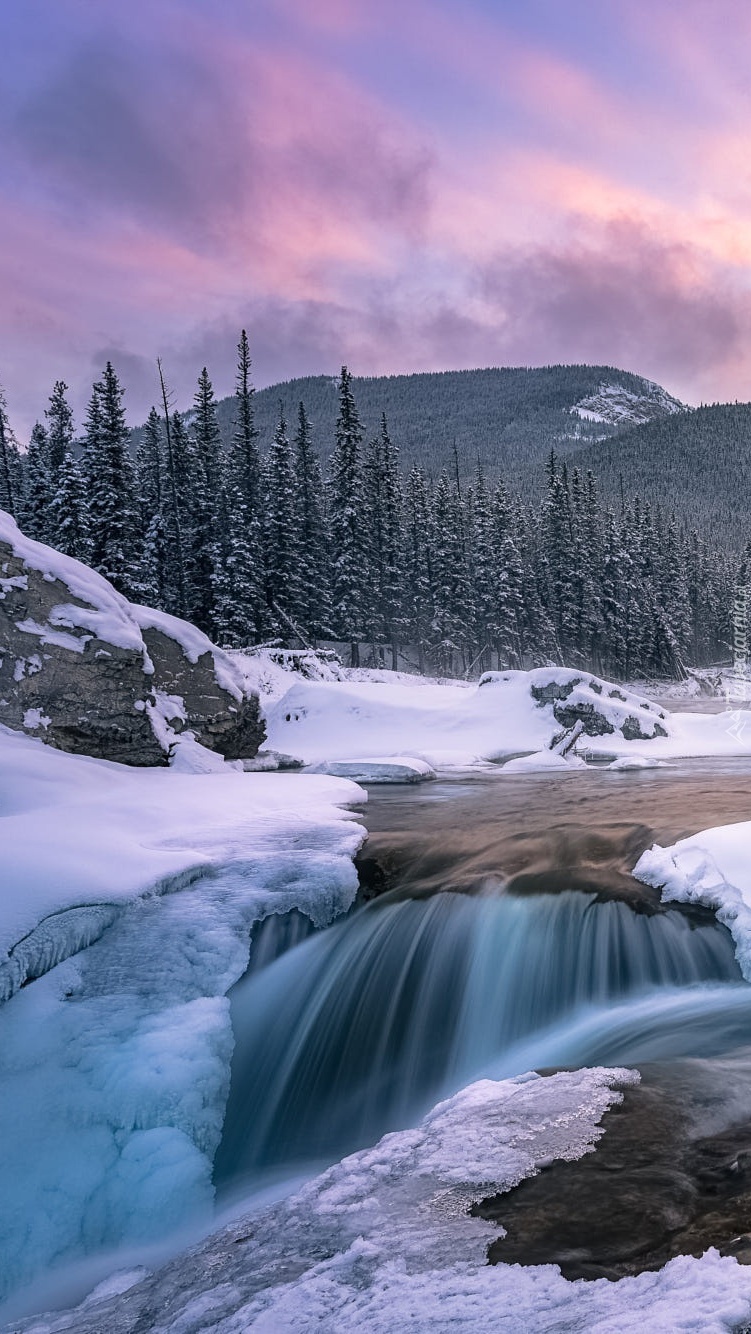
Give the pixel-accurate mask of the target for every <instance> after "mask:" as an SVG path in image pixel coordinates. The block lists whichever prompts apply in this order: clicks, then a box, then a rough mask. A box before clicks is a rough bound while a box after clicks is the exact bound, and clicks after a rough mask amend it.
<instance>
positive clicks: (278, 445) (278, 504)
mask: <svg viewBox="0 0 751 1334" xmlns="http://www.w3.org/2000/svg"><path fill="white" fill-rule="evenodd" d="M264 519H265V524H264V546H265V553H266V599H267V603H268V606H269V609H270V613H271V619H272V624H273V628H274V633H275V634H276V635H277V636H278V637H279V638H281V639H283V640H286V641H288V640H289V639H290V636H293V637H294V635H295V629H293V627H297V626H298V617H299V614H300V604H301V589H300V534H299V517H298V494H297V483H296V478H295V468H294V462H293V457H292V446H291V445H290V440H289V435H288V432H287V422H286V418H285V415H284V405H283V404H282V403H280V404H279V425H278V426H277V429H276V432H275V434H274V439H273V441H272V444H271V448H270V449H269V452H268V457H267V459H266V501H265V505H264Z"/></svg>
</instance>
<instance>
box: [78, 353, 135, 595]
mask: <svg viewBox="0 0 751 1334" xmlns="http://www.w3.org/2000/svg"><path fill="white" fill-rule="evenodd" d="M122 399H123V390H122V388H121V386H120V382H119V380H118V378H117V375H116V374H115V371H114V370H113V367H112V363H111V362H109V361H108V362H107V365H106V366H105V369H104V373H103V375H102V378H101V380H99V381H98V382H97V383H96V384H95V385H94V389H93V393H92V396H91V400H90V403H89V412H88V416H87V420H86V444H85V447H86V472H87V484H88V488H89V510H90V516H91V518H90V523H91V547H92V562H93V564H94V568H95V569H97V570H99V572H100V573H101V574H103V575H104V576H105V578H107V579H109V580H110V581H111V582H112V583H113V584H114V585H115V587H116V588H117V589H119V591H120V592H121V593H124V594H125V595H126V597H134V598H137V597H138V596H139V593H140V584H139V566H140V550H139V534H138V521H137V516H136V506H135V484H134V476H133V469H132V466H131V462H130V454H129V449H128V446H129V432H128V427H127V425H126V422H125V411H124V409H123V404H122Z"/></svg>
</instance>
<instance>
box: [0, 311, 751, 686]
mask: <svg viewBox="0 0 751 1334" xmlns="http://www.w3.org/2000/svg"><path fill="white" fill-rule="evenodd" d="M159 375H160V390H161V399H160V411H157V409H156V407H155V408H152V410H151V412H150V414H149V417H148V421H147V423H146V426H145V429H144V430H143V431H142V432H141V433H140V437H139V443H138V447H137V450H136V452H135V456H133V454H132V452H131V448H130V432H129V429H128V425H127V422H126V418H125V412H124V408H123V390H122V387H121V385H120V382H119V380H118V377H117V374H116V372H115V370H114V369H113V367H112V365H111V363H109V362H108V363H107V365H106V367H105V369H104V371H103V373H102V375H101V378H100V379H99V380H97V382H96V383H95V384H94V386H93V390H92V394H91V398H90V401H89V405H88V410H87V414H86V420H85V423H84V428H83V434H82V438H81V439H80V440H77V439H76V438H75V436H74V425H73V417H72V413H71V409H70V406H69V404H68V401H67V397H66V393H67V387H66V385H65V384H63V383H62V382H58V383H57V384H56V385H55V386H54V389H53V392H52V395H51V397H50V400H49V405H48V407H47V410H46V412H45V422H44V423H41V422H40V423H37V424H36V425H35V427H34V428H33V430H32V432H31V437H30V440H29V444H28V448H27V449H26V450H25V451H21V450H20V449H19V447H18V445H17V443H16V441H15V439H14V437H13V435H12V432H11V430H10V426H9V423H8V414H7V410H6V407H5V401H4V400H3V399H2V398H0V508H4V509H7V510H9V511H10V512H11V513H12V514H14V515H15V517H16V518H17V520H18V522H19V525H20V527H21V528H22V530H23V531H24V532H25V533H26V534H27V535H28V536H30V537H33V538H36V539H38V540H40V541H43V542H47V543H49V544H50V545H52V546H54V547H56V548H57V549H58V550H60V551H63V552H65V553H67V554H68V555H71V556H75V557H77V558H78V559H79V560H83V561H85V562H86V563H88V564H90V565H92V566H93V567H94V568H95V569H97V570H99V571H100V572H101V573H102V574H103V575H105V576H106V577H107V578H108V579H110V580H111V581H112V583H113V584H114V585H115V587H116V588H118V589H119V590H120V591H121V592H122V593H124V594H125V595H126V596H127V597H129V598H131V599H133V600H135V601H139V602H144V603H147V604H148V605H151V606H155V607H159V608H161V609H163V610H165V611H167V612H170V613H172V614H174V615H177V616H181V617H185V618H187V619H188V620H191V621H193V622H194V623H195V624H196V625H198V626H200V628H201V629H203V630H205V631H206V632H207V633H208V634H209V635H210V636H211V637H212V638H213V639H214V640H215V641H217V642H218V643H220V644H224V645H227V646H230V647H232V646H236V647H241V646H246V645H253V644H258V643H263V642H268V641H271V640H275V641H277V642H282V643H285V644H291V645H297V644H303V645H313V644H317V643H320V641H322V640H334V641H338V642H342V641H343V642H346V643H348V644H350V645H351V656H352V661H353V663H355V664H357V663H358V662H359V655H360V652H361V649H362V646H363V645H366V646H367V645H370V646H372V647H371V652H370V655H369V656H370V657H371V658H372V660H373V661H374V662H378V661H383V662H386V663H387V664H388V665H390V666H392V667H399V666H401V665H402V661H403V659H402V653H403V651H404V650H405V649H409V651H410V653H412V654H414V657H415V660H416V662H417V663H418V665H419V668H420V670H423V671H428V670H430V671H435V672H439V673H441V674H445V675H452V674H454V675H455V674H470V673H475V672H478V671H480V670H482V669H484V668H488V667H497V666H501V667H503V666H508V667H519V666H531V665H537V664H540V663H545V662H548V661H554V662H557V663H564V664H566V665H569V666H582V667H586V668H588V669H590V670H594V671H599V672H601V673H603V674H604V675H607V676H615V677H626V678H628V677H636V676H641V675H646V676H652V675H676V674H678V675H680V674H681V672H682V669H683V666H684V665H685V664H687V663H690V664H693V665H704V664H707V663H709V662H712V661H716V660H717V659H718V658H720V657H723V656H727V653H728V644H729V640H730V609H731V604H732V596H733V587H734V583H735V580H736V578H737V570H736V562H735V561H734V559H733V558H732V556H730V555H728V554H727V553H726V552H723V551H722V550H716V549H712V548H711V547H710V546H708V544H707V543H706V542H705V541H704V539H703V538H702V537H700V536H699V535H698V533H696V532H692V531H688V530H687V529H686V528H685V527H684V526H682V525H681V523H680V522H679V521H678V519H676V518H675V517H674V516H673V515H668V514H666V513H664V512H663V511H661V510H660V509H659V508H653V507H652V506H651V505H650V503H649V501H644V500H642V499H640V498H639V497H638V496H635V497H632V498H628V499H626V498H623V499H622V500H621V503H620V505H619V506H616V507H612V506H608V505H605V504H604V503H603V502H602V501H601V499H600V497H599V495H598V488H597V483H596V480H595V477H594V475H593V473H592V472H591V471H590V472H587V473H586V474H582V473H581V472H579V471H578V470H577V469H573V470H570V469H569V467H568V466H567V464H566V461H565V460H563V461H561V460H559V459H558V458H556V455H555V453H554V452H552V451H551V453H550V457H549V459H548V462H547V466H546V479H545V481H546V484H545V488H544V492H543V494H542V498H541V499H539V500H535V501H532V502H530V501H529V500H526V499H524V498H521V497H519V496H517V495H514V494H513V493H512V492H511V491H510V490H509V488H508V487H507V486H506V485H505V483H504V482H503V480H501V481H494V482H492V483H490V482H489V481H488V480H487V479H486V477H485V475H484V473H483V469H482V467H481V466H480V464H479V463H478V465H477V468H476V470H475V474H474V476H473V478H472V480H471V483H469V484H467V483H464V482H463V481H462V478H461V476H460V470H459V467H458V465H457V466H456V468H455V469H452V470H449V469H443V470H442V471H441V472H440V473H439V475H438V476H437V477H436V478H430V477H429V476H428V475H427V473H426V471H425V470H424V469H423V468H422V467H418V466H415V467H413V468H412V469H411V470H410V471H409V472H408V473H407V474H406V475H405V474H404V473H403V472H402V470H401V469H400V466H399V451H398V445H397V442H395V441H393V440H392V439H391V435H390V432H389V426H388V422H387V419H386V416H385V415H383V416H382V417H381V422H380V427H379V429H378V431H377V432H376V433H375V434H374V435H373V436H372V438H371V439H369V440H366V439H365V433H364V430H363V427H362V424H361V420H360V416H359V414H358V409H357V404H356V402H355V396H354V392H353V386H352V377H351V374H350V372H349V371H348V369H347V368H346V367H343V368H342V372H341V376H340V379H339V386H338V415H337V418H336V423H335V427H334V439H333V442H332V452H331V457H330V463H329V467H328V475H327V476H326V477H325V478H324V475H323V471H322V468H321V464H320V461H319V457H318V453H317V451H316V450H315V449H314V447H313V444H312V433H311V424H310V420H309V417H308V414H307V411H306V408H305V405H304V403H302V402H301V403H300V404H299V407H298V410H297V414H296V418H295V420H294V421H293V422H292V423H289V422H288V421H287V420H286V417H285V413H284V409H283V408H281V406H280V413H279V417H278V422H277V425H276V429H275V432H274V435H273V439H272V440H271V441H270V442H269V444H268V447H267V449H266V450H265V451H262V450H261V448H260V442H259V432H258V430H257V427H256V421H255V412H254V389H253V385H252V380H251V361H250V351H249V345H248V339H247V336H246V334H245V333H244V332H243V334H242V336H241V338H240V342H239V345H238V357H237V376H236V390H235V399H234V403H235V413H234V424H233V429H232V436H231V440H230V442H229V445H228V447H227V448H223V447H222V443H221V436H220V430H219V425H218V420H217V403H216V399H215V396H214V391H213V388H212V385H211V381H210V379H209V376H208V373H207V371H206V370H205V369H204V370H203V371H202V372H201V374H200V376H199V379H198V386H197V390H196V394H195V399H194V403H193V408H192V410H191V412H190V413H187V414H183V413H180V412H178V411H176V410H173V408H172V406H171V402H170V395H169V393H168V390H167V388H166V386H165V383H164V378H163V375H162V368H161V365H160V366H159Z"/></svg>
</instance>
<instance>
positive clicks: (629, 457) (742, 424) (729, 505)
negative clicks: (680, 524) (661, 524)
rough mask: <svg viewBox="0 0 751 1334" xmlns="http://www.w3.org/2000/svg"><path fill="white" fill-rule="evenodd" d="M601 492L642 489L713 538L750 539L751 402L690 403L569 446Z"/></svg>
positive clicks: (615, 494)
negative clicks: (689, 409) (595, 439)
mask: <svg viewBox="0 0 751 1334" xmlns="http://www.w3.org/2000/svg"><path fill="white" fill-rule="evenodd" d="M569 463H570V465H572V466H573V465H576V466H577V467H580V468H582V469H584V470H586V469H587V468H592V469H593V470H594V471H595V472H596V473H597V476H598V480H599V483H600V488H601V491H602V493H603V495H604V496H605V497H606V498H610V499H614V500H615V501H618V500H619V498H620V494H621V480H622V483H623V491H624V492H625V494H626V496H629V495H634V494H637V493H638V494H641V495H642V496H643V497H644V498H645V499H649V500H650V501H651V502H652V504H653V505H661V506H663V507H664V508H665V509H666V510H668V511H675V513H676V514H677V515H678V517H679V518H681V519H684V520H685V521H686V522H687V523H689V524H690V525H691V526H696V527H698V528H699V529H700V530H703V532H704V535H705V536H706V537H710V536H711V539H712V541H713V542H718V541H719V542H720V543H722V544H728V545H732V546H745V544H746V543H747V542H748V541H750V540H751V403H721V404H715V405H714V406H712V407H702V408H696V409H695V410H694V411H692V412H681V413H677V414H675V415H674V416H666V417H663V418H661V419H659V420H656V421H653V422H649V423H647V424H646V425H644V426H633V427H631V428H630V429H628V430H622V431H621V432H619V433H618V435H617V436H615V437H613V438H611V439H609V440H600V441H598V442H596V443H590V444H588V445H587V446H586V447H583V448H582V447H579V448H578V449H577V450H576V451H575V452H573V454H572V456H571V458H570V460H569Z"/></svg>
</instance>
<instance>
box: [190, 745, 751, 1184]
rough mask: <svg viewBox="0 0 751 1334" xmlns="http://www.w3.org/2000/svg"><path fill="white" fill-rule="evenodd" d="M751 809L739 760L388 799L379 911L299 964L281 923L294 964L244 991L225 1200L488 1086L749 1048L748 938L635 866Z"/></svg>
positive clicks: (379, 849)
mask: <svg viewBox="0 0 751 1334" xmlns="http://www.w3.org/2000/svg"><path fill="white" fill-rule="evenodd" d="M750 816H751V770H750V769H749V765H748V764H737V763H736V764H733V763H728V762H726V763H725V764H722V763H719V764H717V763H716V764H711V762H710V764H709V765H708V764H707V763H706V762H703V763H702V764H701V765H690V764H687V765H683V766H682V767H681V769H680V770H677V771H674V770H668V769H665V770H655V771H646V772H644V771H643V772H639V773H623V772H621V773H617V772H616V773H608V772H602V771H600V772H591V773H590V772H587V773H584V772H582V773H572V774H571V775H564V776H562V777H561V776H554V777H551V776H549V775H525V776H524V777H520V776H515V777H514V778H513V779H511V778H510V777H507V778H505V779H504V777H503V775H502V774H494V775H486V776H483V777H481V778H476V777H475V778H465V779H462V780H455V781H453V782H447V783H444V782H439V783H437V784H432V785H430V786H429V787H428V786H426V787H424V788H422V789H419V790H418V791H417V792H415V791H414V789H413V790H412V791H410V792H409V793H408V794H407V795H405V792H404V790H403V789H396V788H392V789H385V790H384V789H380V790H374V791H372V792H371V801H370V804H369V806H368V808H367V810H366V821H367V824H368V828H369V834H370V837H369V840H368V844H367V845H366V849H365V851H364V854H363V855H362V857H361V859H360V871H361V882H362V885H363V898H365V899H370V900H372V901H370V902H367V903H366V904H365V906H363V907H360V908H359V909H357V910H356V911H355V912H354V913H353V914H351V915H350V916H349V917H348V918H347V919H346V920H344V921H341V922H339V923H336V924H335V925H334V926H332V927H330V928H329V929H328V930H326V931H324V932H321V933H315V934H313V935H312V936H311V937H310V938H308V939H305V940H303V941H302V942H301V943H299V944H297V945H295V946H293V947H292V948H288V949H286V950H284V952H282V950H283V948H284V943H285V942H284V939H283V933H284V932H285V931H286V930H287V929H288V928H286V927H285V926H284V925H283V924H280V925H279V927H278V928H276V927H275V928H267V930H268V931H272V930H278V931H279V932H281V933H282V935H281V936H280V938H279V942H278V944H277V946H274V947H272V948H271V951H270V954H271V956H276V957H273V961H272V962H271V963H269V964H268V966H266V967H260V968H259V967H258V966H256V968H255V970H254V971H253V972H252V973H250V974H249V975H246V977H245V978H244V979H243V980H242V981H241V982H240V983H238V984H237V986H236V987H235V989H234V993H233V996H232V1014H233V1026H234V1032H235V1041H236V1047H235V1053H234V1058H233V1065H232V1082H231V1089H230V1096H229V1102H228V1107H227V1114H226V1118H225V1126H224V1133H223V1139H222V1144H221V1147H220V1150H219V1153H218V1156H217V1160H216V1166H215V1181H216V1183H217V1186H218V1188H219V1191H220V1196H221V1194H222V1193H223V1192H230V1191H232V1190H233V1189H236V1188H238V1185H239V1184H240V1183H242V1184H243V1185H244V1186H245V1187H246V1188H247V1185H248V1183H249V1182H254V1181H256V1182H257V1181H258V1180H260V1179H263V1177H264V1174H267V1173H269V1172H270V1171H276V1172H278V1173H279V1174H283V1173H284V1172H286V1171H293V1170H299V1168H300V1167H301V1165H303V1164H305V1163H320V1162H322V1161H331V1160H333V1159H335V1158H337V1157H340V1156H341V1155H342V1154H344V1153H346V1152H348V1151H350V1150H352V1149H353V1148H355V1147H358V1146H360V1145H363V1144H367V1143H371V1142H373V1141H374V1140H375V1139H377V1138H378V1137H379V1136H380V1135H381V1134H383V1133H385V1132H386V1131H388V1130H392V1129H396V1128H400V1127H403V1126H406V1125H409V1124H410V1123H412V1122H414V1120H415V1119H416V1118H417V1117H419V1115H420V1114H421V1113H423V1112H424V1111H425V1110H426V1109H427V1108H428V1107H429V1106H431V1105H432V1104H433V1103H435V1102H436V1101H437V1100H438V1099H439V1098H440V1097H442V1096H445V1095H447V1094H449V1093H451V1092H453V1091H455V1090H456V1089H458V1088H459V1087H461V1086H462V1085H464V1084H467V1083H469V1082H470V1081H472V1080H473V1079H476V1078H478V1077H480V1076H483V1075H490V1076H492V1077H505V1076H508V1075H511V1074H516V1073H520V1072H522V1071H525V1070H528V1069H542V1068H549V1067H555V1066H566V1065H570V1066H580V1065H587V1064H590V1065H592V1064H632V1065H635V1064H639V1063H644V1062H658V1063H659V1062H665V1061H676V1060H678V1059H679V1058H695V1059H701V1060H707V1059H709V1058H717V1057H718V1056H720V1055H722V1054H724V1053H728V1052H732V1051H735V1050H737V1049H740V1048H742V1047H743V1046H745V1045H747V1044H749V1042H750V1041H751V987H749V986H748V984H747V983H746V982H744V981H743V979H742V977H741V974H740V971H739V969H738V966H737V963H736V961H735V956H734V952H733V946H732V941H731V939H730V936H729V935H728V933H727V932H726V931H725V930H724V928H722V927H721V926H719V925H718V924H717V922H716V921H715V919H714V917H713V916H711V915H710V914H709V913H703V912H696V911H693V912H686V911H683V910H681V909H679V908H678V907H675V908H670V909H668V910H666V909H665V908H664V907H663V906H662V905H660V903H659V895H657V894H656V893H655V892H654V891H650V890H647V889H646V888H645V887H640V886H639V885H638V884H637V883H636V882H635V881H634V880H633V879H632V877H631V875H630V871H631V869H632V867H633V865H634V863H635V861H636V860H637V858H638V856H639V855H640V853H641V851H643V849H644V848H645V847H648V846H650V845H651V843H652V842H653V841H660V842H663V843H667V842H671V841H674V840H675V839H676V838H677V837H680V836H681V835H683V834H687V833H690V832H694V831H695V830H697V829H699V828H702V827H707V826H709V825H711V824H722V823H729V822H732V821H734V820H740V819H744V818H745V819H747V818H749V817H750ZM301 929H304V928H299V927H298V930H301ZM267 947H268V941H267Z"/></svg>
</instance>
